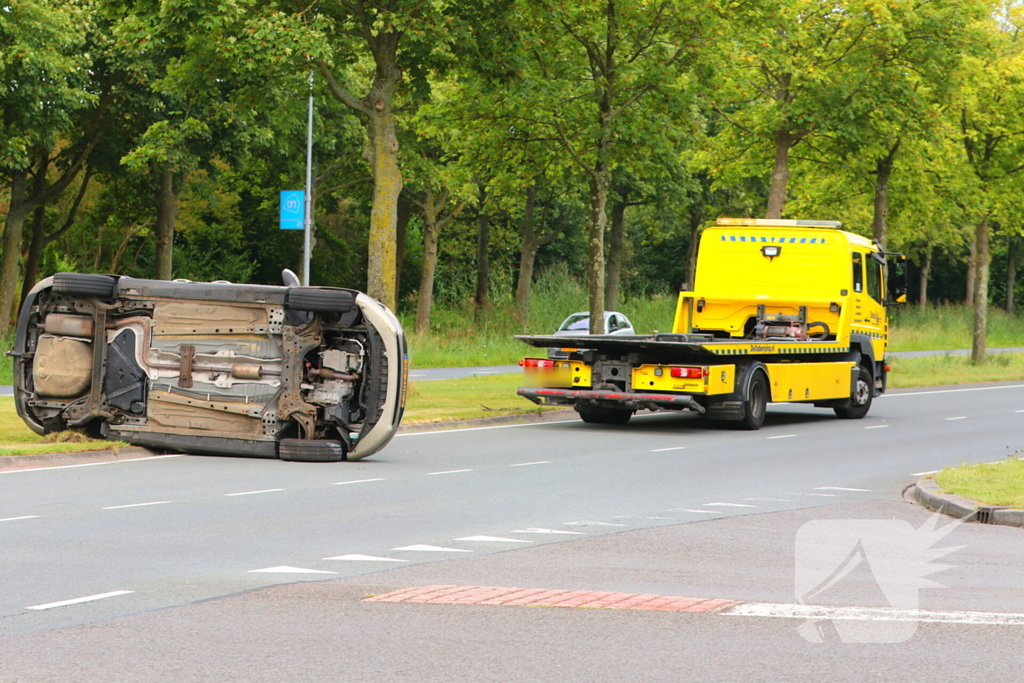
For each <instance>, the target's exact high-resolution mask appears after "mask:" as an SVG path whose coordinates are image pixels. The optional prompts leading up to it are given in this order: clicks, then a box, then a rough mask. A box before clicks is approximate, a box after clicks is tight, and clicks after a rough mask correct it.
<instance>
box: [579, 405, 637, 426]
mask: <svg viewBox="0 0 1024 683" xmlns="http://www.w3.org/2000/svg"><path fill="white" fill-rule="evenodd" d="M576 412H577V413H579V414H580V419H581V420H583V421H584V422H587V423H589V424H599V425H624V424H626V423H627V422H629V418H631V417H633V411H632V410H629V409H628V408H591V407H586V408H585V407H582V406H576Z"/></svg>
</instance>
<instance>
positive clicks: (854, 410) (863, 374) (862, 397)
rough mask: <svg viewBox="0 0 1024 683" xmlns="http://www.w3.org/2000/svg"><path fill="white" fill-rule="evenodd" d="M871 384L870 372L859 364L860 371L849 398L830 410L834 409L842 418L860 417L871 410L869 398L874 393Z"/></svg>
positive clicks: (854, 418) (856, 418)
mask: <svg viewBox="0 0 1024 683" xmlns="http://www.w3.org/2000/svg"><path fill="white" fill-rule="evenodd" d="M873 384H874V382H872V381H871V372H870V371H869V370H868V369H867V368H866V367H864V366H863V365H861V366H860V372H859V373H857V385H856V387H855V388H854V390H853V394H852V395H851V396H850V398H848V399H846V400H845V401H843V403H842V405H838V406H835V407H834V408H833V409H832V410H834V411H836V415H837V416H838V417H841V418H843V419H844V420H859V419H861V418H862V417H864V416H865V415H867V414H868V411H869V410H871V399H872V395H873V394H874V393H875V392H874V391H873V389H874V387H873V386H872V385H873Z"/></svg>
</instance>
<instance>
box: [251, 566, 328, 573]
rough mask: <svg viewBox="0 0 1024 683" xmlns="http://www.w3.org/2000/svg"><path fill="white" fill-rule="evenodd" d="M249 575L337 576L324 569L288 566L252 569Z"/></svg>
mask: <svg viewBox="0 0 1024 683" xmlns="http://www.w3.org/2000/svg"><path fill="white" fill-rule="evenodd" d="M248 573H249V574H337V573H338V572H328V571H324V570H323V569H305V568H303V567H289V566H288V565H286V564H282V565H279V566H277V567H266V568H264V569H250V570H249V572H248Z"/></svg>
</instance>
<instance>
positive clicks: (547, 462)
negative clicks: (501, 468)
mask: <svg viewBox="0 0 1024 683" xmlns="http://www.w3.org/2000/svg"><path fill="white" fill-rule="evenodd" d="M550 464H551V461H550V460H538V461H537V462H517V463H516V464H515V465H509V467H529V466H530V465H550Z"/></svg>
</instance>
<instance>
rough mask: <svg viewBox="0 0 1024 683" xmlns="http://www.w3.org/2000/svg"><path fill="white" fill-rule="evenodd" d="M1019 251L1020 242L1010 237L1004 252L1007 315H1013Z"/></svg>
mask: <svg viewBox="0 0 1024 683" xmlns="http://www.w3.org/2000/svg"><path fill="white" fill-rule="evenodd" d="M1019 251H1020V242H1018V241H1017V238H1016V237H1011V238H1010V244H1009V247H1008V248H1007V250H1006V312H1007V314H1009V315H1013V288H1014V287H1016V286H1017V253H1018V252H1019Z"/></svg>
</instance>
